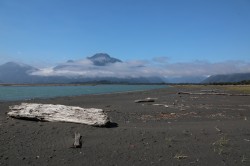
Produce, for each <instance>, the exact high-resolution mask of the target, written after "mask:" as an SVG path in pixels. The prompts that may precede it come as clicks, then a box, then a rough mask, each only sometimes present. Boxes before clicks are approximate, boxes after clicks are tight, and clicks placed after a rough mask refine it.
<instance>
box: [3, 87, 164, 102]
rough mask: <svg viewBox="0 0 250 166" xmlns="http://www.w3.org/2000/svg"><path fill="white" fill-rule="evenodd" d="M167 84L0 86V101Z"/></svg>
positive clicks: (123, 90)
mask: <svg viewBox="0 0 250 166" xmlns="http://www.w3.org/2000/svg"><path fill="white" fill-rule="evenodd" d="M166 87H167V86H166V85H95V86H93V85H83V86H0V101H16V100H29V99H35V98H45V99H46V98H53V97H63V96H79V95H87V94H106V93H117V92H128V91H143V90H151V89H159V88H166Z"/></svg>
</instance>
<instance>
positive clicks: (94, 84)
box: [0, 83, 168, 86]
mask: <svg viewBox="0 0 250 166" xmlns="http://www.w3.org/2000/svg"><path fill="white" fill-rule="evenodd" d="M97 85H168V84H163V83H133V84H129V83H69V84H56V83H55V84H54V83H51V84H49V83H48V84H14V83H13V84H5V83H0V86H97Z"/></svg>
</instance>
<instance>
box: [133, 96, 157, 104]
mask: <svg viewBox="0 0 250 166" xmlns="http://www.w3.org/2000/svg"><path fill="white" fill-rule="evenodd" d="M155 100H157V98H150V97H148V98H146V99H139V100H135V103H143V102H154V101H155Z"/></svg>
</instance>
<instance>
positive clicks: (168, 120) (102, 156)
mask: <svg viewBox="0 0 250 166" xmlns="http://www.w3.org/2000/svg"><path fill="white" fill-rule="evenodd" d="M207 89H210V88H209V87H207V86H200V87H199V88H189V87H185V86H183V87H182V86H173V87H171V88H165V89H157V90H148V91H138V92H123V93H114V94H101V95H84V96H76V97H57V98H51V99H34V100H29V101H13V102H1V103H0V145H1V146H0V165H72V166H73V165H98V166H100V165H104V166H111V165H114V166H115V165H118V166H120V165H124V166H127V165H174V166H175V165H202V166H205V165H232V166H235V165H250V127H249V126H250V102H249V101H250V96H237V95H232V96H228V95H204V94H203V95H198V94H193V95H189V94H178V92H183V91H184V92H193V93H196V92H197V93H200V92H201V91H202V92H203V91H204V90H207ZM223 92H224V91H223ZM226 92H227V91H226ZM227 93H232V92H231V91H229V92H227ZM148 97H150V98H157V99H156V100H155V102H145V103H135V102H134V101H135V100H138V99H144V98H148ZM22 102H28V103H44V104H63V105H68V106H80V107H83V108H100V109H103V110H104V111H105V112H106V113H107V114H108V116H109V117H110V120H111V122H112V123H111V125H110V126H108V127H93V126H88V125H83V124H75V123H63V122H37V121H27V120H19V119H13V118H10V117H8V116H7V112H8V111H9V106H11V105H16V104H20V103H22ZM75 132H79V133H80V134H81V135H82V147H81V148H72V145H73V142H74V133H75Z"/></svg>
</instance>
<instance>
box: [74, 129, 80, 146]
mask: <svg viewBox="0 0 250 166" xmlns="http://www.w3.org/2000/svg"><path fill="white" fill-rule="evenodd" d="M73 146H74V148H81V147H82V136H81V134H80V133H78V132H77V133H75V141H74V144H73Z"/></svg>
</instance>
